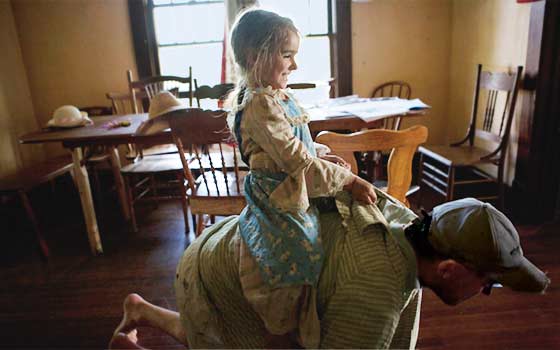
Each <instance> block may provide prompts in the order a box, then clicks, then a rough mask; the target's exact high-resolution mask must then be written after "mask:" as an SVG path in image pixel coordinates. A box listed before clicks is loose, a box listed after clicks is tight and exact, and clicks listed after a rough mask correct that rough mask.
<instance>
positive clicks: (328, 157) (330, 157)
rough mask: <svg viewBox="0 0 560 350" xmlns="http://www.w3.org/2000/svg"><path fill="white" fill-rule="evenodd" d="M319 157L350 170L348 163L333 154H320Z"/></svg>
mask: <svg viewBox="0 0 560 350" xmlns="http://www.w3.org/2000/svg"><path fill="white" fill-rule="evenodd" d="M319 158H321V159H323V160H326V161H327V162H331V163H334V164H336V165H340V166H341V167H343V168H346V169H348V170H350V164H349V163H348V162H346V161H345V160H344V159H342V158H340V157H339V156H336V155H334V154H325V155H324V156H320V157H319Z"/></svg>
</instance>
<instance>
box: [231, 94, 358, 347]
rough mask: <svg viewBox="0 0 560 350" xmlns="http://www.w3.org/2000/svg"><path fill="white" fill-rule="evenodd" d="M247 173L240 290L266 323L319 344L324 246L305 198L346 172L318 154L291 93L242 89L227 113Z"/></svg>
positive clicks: (334, 185) (336, 184)
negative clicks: (237, 102)
mask: <svg viewBox="0 0 560 350" xmlns="http://www.w3.org/2000/svg"><path fill="white" fill-rule="evenodd" d="M232 113H233V114H234V115H235V126H234V132H235V134H236V137H237V140H238V142H240V150H241V153H242V155H243V156H244V159H245V161H246V162H247V163H248V164H249V165H250V169H251V171H250V173H249V175H248V176H247V177H246V179H245V196H246V198H247V203H248V205H247V207H246V208H245V210H244V211H243V212H242V213H241V215H240V216H239V231H240V235H241V237H242V238H243V239H242V243H241V245H240V260H239V264H240V266H239V274H240V281H241V286H242V289H243V292H244V295H245V297H246V298H247V300H248V301H249V303H250V304H251V306H252V307H253V308H254V310H255V311H256V312H257V313H258V314H259V315H260V317H261V318H262V320H263V321H264V323H265V326H266V328H267V330H268V331H269V332H270V333H272V334H276V335H281V334H286V333H293V334H294V335H295V336H297V338H298V339H299V341H300V343H301V345H303V346H305V347H317V346H318V344H319V336H320V334H319V333H320V331H319V329H320V328H319V320H318V317H317V312H316V286H317V282H318V279H319V275H320V273H321V269H322V265H323V260H324V252H323V246H322V243H321V237H320V234H319V232H320V230H321V229H320V225H319V219H318V217H319V213H318V211H317V208H316V207H315V206H314V205H312V204H310V198H316V197H327V196H334V195H335V194H336V193H337V192H339V191H341V190H342V188H343V186H344V185H346V184H347V183H349V182H350V181H351V180H352V178H353V175H352V173H351V172H350V171H349V170H347V169H345V168H343V167H340V166H338V165H336V164H333V163H330V162H327V161H324V160H322V159H319V158H317V157H316V153H315V148H314V145H313V141H312V139H311V134H310V132H309V129H308V127H307V122H308V121H309V117H308V115H307V114H306V113H305V112H304V110H303V109H302V108H301V107H300V106H299V105H298V103H297V102H296V101H295V99H294V98H293V97H292V96H291V94H290V93H289V92H285V91H283V90H273V89H271V88H267V89H252V90H251V89H248V90H247V92H246V93H245V97H244V100H243V101H242V103H241V104H240V105H239V106H238V108H236V109H235V110H234V111H233V112H232Z"/></svg>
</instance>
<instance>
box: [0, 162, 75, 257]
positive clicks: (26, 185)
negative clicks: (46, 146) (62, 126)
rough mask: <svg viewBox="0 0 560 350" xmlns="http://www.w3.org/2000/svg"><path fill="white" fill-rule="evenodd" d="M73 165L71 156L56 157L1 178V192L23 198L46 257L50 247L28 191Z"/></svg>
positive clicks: (68, 170)
mask: <svg viewBox="0 0 560 350" xmlns="http://www.w3.org/2000/svg"><path fill="white" fill-rule="evenodd" d="M72 165H73V163H72V158H71V157H69V156H62V157H56V158H51V159H48V160H46V161H43V162H39V163H35V164H33V165H31V166H29V167H26V168H23V169H21V170H19V171H18V172H16V173H14V174H11V175H9V176H4V177H2V178H0V194H4V195H14V194H17V195H18V196H19V198H20V199H21V202H22V204H23V207H24V209H25V212H26V214H27V217H28V218H29V220H30V221H31V223H32V225H33V228H34V230H35V235H36V236H37V241H38V243H39V248H40V250H41V254H42V256H43V258H45V259H46V258H48V257H49V247H48V245H47V242H46V241H45V238H44V236H43V234H42V231H41V228H40V225H39V222H38V221H37V218H36V216H35V213H34V211H33V207H32V206H31V202H30V201H29V197H28V196H27V193H28V192H29V191H30V190H31V189H33V188H35V187H37V186H39V185H41V184H44V183H46V182H50V181H52V180H54V179H55V178H57V177H59V176H61V175H64V174H66V173H68V172H71V171H72Z"/></svg>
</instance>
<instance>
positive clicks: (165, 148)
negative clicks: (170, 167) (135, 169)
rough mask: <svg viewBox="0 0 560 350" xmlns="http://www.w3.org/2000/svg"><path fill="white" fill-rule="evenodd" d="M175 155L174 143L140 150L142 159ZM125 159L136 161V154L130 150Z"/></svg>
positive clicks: (175, 147)
mask: <svg viewBox="0 0 560 350" xmlns="http://www.w3.org/2000/svg"><path fill="white" fill-rule="evenodd" d="M174 153H175V154H176V153H177V146H175V144H174V143H170V144H165V145H156V146H152V147H147V148H144V149H142V155H143V156H144V157H151V156H159V155H162V154H174ZM125 157H126V159H136V157H138V152H137V151H136V150H135V149H132V150H131V151H129V152H128V153H127V154H126V156H125Z"/></svg>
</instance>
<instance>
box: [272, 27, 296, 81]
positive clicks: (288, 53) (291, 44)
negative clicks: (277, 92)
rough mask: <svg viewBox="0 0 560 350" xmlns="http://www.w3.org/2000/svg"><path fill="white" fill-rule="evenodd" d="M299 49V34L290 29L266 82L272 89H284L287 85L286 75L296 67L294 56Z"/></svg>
mask: <svg viewBox="0 0 560 350" xmlns="http://www.w3.org/2000/svg"><path fill="white" fill-rule="evenodd" d="M298 49H299V35H297V34H296V33H294V32H292V31H290V32H289V34H288V39H287V40H286V41H285V42H284V43H283V44H282V47H281V48H280V53H279V55H278V56H277V57H276V60H275V62H274V65H273V67H272V71H271V76H270V77H269V79H267V80H268V81H267V83H268V84H269V85H270V86H272V88H273V89H285V88H286V86H287V85H288V75H289V74H290V73H291V72H292V71H293V70H296V69H297V64H296V61H295V56H296V54H297V53H298Z"/></svg>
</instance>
